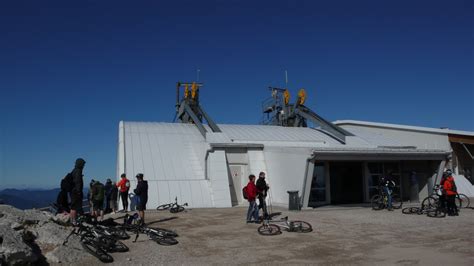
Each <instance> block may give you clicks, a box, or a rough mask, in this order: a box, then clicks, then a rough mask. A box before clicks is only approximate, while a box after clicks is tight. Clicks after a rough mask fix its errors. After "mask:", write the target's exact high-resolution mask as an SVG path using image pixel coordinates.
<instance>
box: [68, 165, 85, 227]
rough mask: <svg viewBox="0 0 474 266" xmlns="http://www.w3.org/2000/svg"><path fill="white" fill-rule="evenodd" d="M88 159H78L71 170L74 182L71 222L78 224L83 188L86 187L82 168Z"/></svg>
mask: <svg viewBox="0 0 474 266" xmlns="http://www.w3.org/2000/svg"><path fill="white" fill-rule="evenodd" d="M85 164H86V161H84V159H82V158H78V159H77V160H76V165H75V167H74V169H73V170H72V172H71V175H72V182H73V183H74V186H73V189H72V191H71V222H72V223H73V224H76V217H77V213H82V197H83V195H82V189H83V187H84V184H83V180H82V177H83V175H82V170H83V169H84V165H85Z"/></svg>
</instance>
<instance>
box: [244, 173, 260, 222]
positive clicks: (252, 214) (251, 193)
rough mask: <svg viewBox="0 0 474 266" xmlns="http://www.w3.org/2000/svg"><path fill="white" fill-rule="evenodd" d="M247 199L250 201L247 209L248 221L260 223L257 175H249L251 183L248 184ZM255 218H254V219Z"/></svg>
mask: <svg viewBox="0 0 474 266" xmlns="http://www.w3.org/2000/svg"><path fill="white" fill-rule="evenodd" d="M246 192H247V200H248V201H249V209H248V211H247V223H252V222H254V223H258V222H259V219H258V208H257V202H256V200H255V199H256V198H257V187H256V186H255V176H254V175H249V183H248V184H247V186H246ZM252 218H253V220H252Z"/></svg>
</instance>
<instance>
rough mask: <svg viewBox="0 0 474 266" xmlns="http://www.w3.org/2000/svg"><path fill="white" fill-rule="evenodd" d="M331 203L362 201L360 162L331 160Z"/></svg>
mask: <svg viewBox="0 0 474 266" xmlns="http://www.w3.org/2000/svg"><path fill="white" fill-rule="evenodd" d="M329 175H330V179H331V204H348V203H362V202H364V194H363V181H362V180H363V179H362V177H363V172H362V163H361V162H331V163H330V165H329Z"/></svg>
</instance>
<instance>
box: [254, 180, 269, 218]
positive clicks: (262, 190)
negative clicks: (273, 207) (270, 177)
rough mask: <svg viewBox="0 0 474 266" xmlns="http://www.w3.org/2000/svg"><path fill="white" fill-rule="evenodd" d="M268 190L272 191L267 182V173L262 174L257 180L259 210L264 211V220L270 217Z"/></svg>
mask: <svg viewBox="0 0 474 266" xmlns="http://www.w3.org/2000/svg"><path fill="white" fill-rule="evenodd" d="M268 189H270V187H269V186H268V184H267V182H265V172H260V174H259V175H258V180H257V193H258V209H263V217H264V218H266V217H268V211H267V203H266V202H265V198H266V197H267V193H268Z"/></svg>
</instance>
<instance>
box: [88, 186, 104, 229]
mask: <svg viewBox="0 0 474 266" xmlns="http://www.w3.org/2000/svg"><path fill="white" fill-rule="evenodd" d="M104 198H105V189H104V185H103V184H102V183H100V182H99V181H95V182H94V183H93V184H92V187H91V201H92V208H93V211H92V216H94V217H96V219H97V218H98V217H99V216H100V217H101V219H100V220H101V221H102V220H104Z"/></svg>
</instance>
